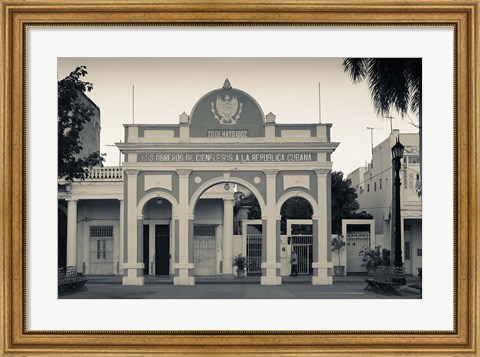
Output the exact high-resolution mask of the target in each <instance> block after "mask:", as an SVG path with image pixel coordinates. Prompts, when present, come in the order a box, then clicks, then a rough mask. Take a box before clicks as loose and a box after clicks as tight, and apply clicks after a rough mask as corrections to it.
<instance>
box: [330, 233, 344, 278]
mask: <svg viewBox="0 0 480 357" xmlns="http://www.w3.org/2000/svg"><path fill="white" fill-rule="evenodd" d="M344 249H345V239H344V237H343V235H341V234H340V235H339V236H337V237H334V238H333V239H332V252H335V253H337V255H338V265H334V266H333V272H334V273H335V276H343V272H344V270H345V266H344V265H342V262H341V257H342V255H341V252H342V251H343V250H344Z"/></svg>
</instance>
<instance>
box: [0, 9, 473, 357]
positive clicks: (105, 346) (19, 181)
mask: <svg viewBox="0 0 480 357" xmlns="http://www.w3.org/2000/svg"><path fill="white" fill-rule="evenodd" d="M479 16H480V0H465V1H461V2H459V1H455V0H436V1H435V0H434V1H430V0H414V1H403V2H396V1H387V0H359V1H337V0H312V1H310V0H300V1H291V0H275V1H261V0H252V1H235V2H231V1H228V0H206V1H203V2H198V1H195V0H186V1H182V2H176V1H174V0H157V1H142V0H130V1H128V0H115V1H110V0H98V1H93V0H77V1H70V0H59V1H55V0H23V1H20V0H10V1H6V0H1V17H2V25H1V26H2V33H1V36H2V38H1V40H2V41H1V42H2V44H3V46H2V56H1V57H2V71H1V73H0V75H1V83H2V95H1V97H0V98H1V99H0V107H1V108H2V116H1V121H0V129H1V136H0V152H1V158H2V165H1V170H2V172H1V175H0V187H1V193H2V197H1V202H2V203H1V205H0V207H1V208H0V210H1V211H0V217H1V230H2V249H1V251H2V254H1V256H2V258H1V259H2V265H1V267H2V284H1V288H0V294H1V301H2V307H1V309H0V315H1V324H2V325H1V326H2V328H1V330H2V331H3V333H2V336H1V339H0V340H1V342H0V344H1V351H2V354H4V355H63V354H64V355H72V354H75V355H91V356H100V355H110V354H119V353H121V354H128V355H131V356H137V355H138V356H140V355H154V354H161V355H192V356H193V355H195V356H197V355H222V356H226V355H242V354H248V355H257V354H271V355H275V356H277V355H282V356H283V355H285V356H289V355H291V356H294V355H295V356H299V355H300V356H301V355H305V356H307V355H353V354H358V355H370V354H377V355H382V356H390V355H392V356H394V355H397V356H400V355H405V354H406V353H410V354H414V355H425V356H427V355H437V354H438V355H452V356H453V355H456V356H457V355H479V349H478V343H477V341H480V334H479V332H478V331H479V326H480V324H479V322H480V321H479V316H480V314H479V308H478V303H479V296H480V290H479V284H478V281H477V273H478V259H477V256H476V252H477V251H478V244H477V238H478V237H479V224H478V222H479V221H478V214H479V213H478V202H479V197H478V173H479V172H480V161H479V159H478V145H479V139H480V137H479V133H480V122H479V103H480V102H479V93H480V85H479V83H480V76H479V65H478V63H479V60H480V56H479V51H480V46H479V35H478V33H479V30H478V29H479V27H480V26H479V25H480V22H479V20H478V18H479ZM155 24H192V25H195V24H197V25H199V24H203V25H209V26H211V25H212V24H213V25H215V24H217V25H219V26H220V25H232V24H242V25H245V26H249V25H267V24H276V25H302V26H306V25H314V24H316V25H325V26H329V25H340V26H378V25H381V26H436V25H442V26H452V27H453V28H454V31H455V41H456V46H455V53H454V57H455V58H454V63H455V86H454V87H455V93H454V102H455V109H454V115H455V124H456V125H455V137H456V141H455V152H456V165H455V173H456V184H455V189H454V197H455V202H454V206H455V230H456V232H455V247H454V251H455V253H456V254H455V255H456V256H455V272H454V276H455V277H456V280H455V291H454V294H455V310H456V311H455V326H456V327H455V330H454V331H452V332H450V331H434V332H428V331H424V332H422V331H417V332H408V333H405V332H401V331H399V332H387V331H355V332H348V331H340V332H338V331H331V332H319V331H275V332H269V331H209V332H205V331H203V332H202V331H180V332H175V331H159V332H151V331H95V332H88V331H28V330H26V328H25V326H26V314H25V309H26V302H25V301H26V290H25V289H26V268H25V266H26V225H27V217H26V214H25V212H26V208H25V206H26V202H27V201H28V197H27V193H26V185H27V182H26V157H25V156H26V150H25V146H26V144H27V137H26V119H25V118H26V105H27V104H26V83H25V82H26V72H25V60H26V59H25V41H26V38H25V37H26V36H25V33H26V30H27V28H28V26H60V25H62V26H68V25H82V26H84V25H85V26H86V25H91V26H94V25H95V26H99V25H103V26H109V25H122V26H138V25H155Z"/></svg>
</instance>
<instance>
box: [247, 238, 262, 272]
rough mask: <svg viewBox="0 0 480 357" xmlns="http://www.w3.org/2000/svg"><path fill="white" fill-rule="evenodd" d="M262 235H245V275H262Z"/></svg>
mask: <svg viewBox="0 0 480 357" xmlns="http://www.w3.org/2000/svg"><path fill="white" fill-rule="evenodd" d="M262 236H263V235H262V234H247V274H248V275H262Z"/></svg>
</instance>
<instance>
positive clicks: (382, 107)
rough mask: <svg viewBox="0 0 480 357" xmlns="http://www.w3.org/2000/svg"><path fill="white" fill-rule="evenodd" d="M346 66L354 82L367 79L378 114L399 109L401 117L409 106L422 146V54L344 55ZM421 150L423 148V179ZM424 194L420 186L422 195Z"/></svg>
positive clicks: (344, 65)
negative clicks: (386, 56) (406, 55)
mask: <svg viewBox="0 0 480 357" xmlns="http://www.w3.org/2000/svg"><path fill="white" fill-rule="evenodd" d="M342 66H343V70H344V71H345V72H346V73H347V74H348V75H349V76H350V77H351V79H352V81H353V83H359V82H362V81H364V80H366V81H367V82H368V88H369V90H370V96H371V97H372V103H373V107H374V109H375V111H376V113H377V115H379V116H383V117H386V116H388V115H390V112H391V110H392V109H394V110H396V111H397V112H398V113H399V114H400V115H401V116H402V118H404V117H405V116H407V115H408V111H409V110H410V111H411V112H412V113H415V114H417V115H418V121H419V125H418V131H419V137H420V148H421V147H422V59H421V58H345V59H344V60H343V63H342ZM421 172H422V153H421V150H420V179H421V176H422V174H421ZM420 194H421V189H420V191H419V195H420Z"/></svg>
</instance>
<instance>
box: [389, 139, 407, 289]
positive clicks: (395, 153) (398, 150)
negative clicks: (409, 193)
mask: <svg viewBox="0 0 480 357" xmlns="http://www.w3.org/2000/svg"><path fill="white" fill-rule="evenodd" d="M404 148H405V147H404V146H403V145H402V144H401V143H400V140H399V138H398V137H397V142H396V143H395V145H394V146H393V147H392V158H393V165H394V169H395V182H394V185H395V197H394V198H395V226H394V227H395V257H394V261H393V265H394V267H395V268H394V270H393V277H392V282H395V283H398V284H402V285H405V284H406V283H407V282H406V280H405V275H404V274H403V261H402V234H401V228H400V225H401V215H400V213H401V211H400V209H401V208H400V185H401V183H400V166H401V160H402V157H403V150H404Z"/></svg>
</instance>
